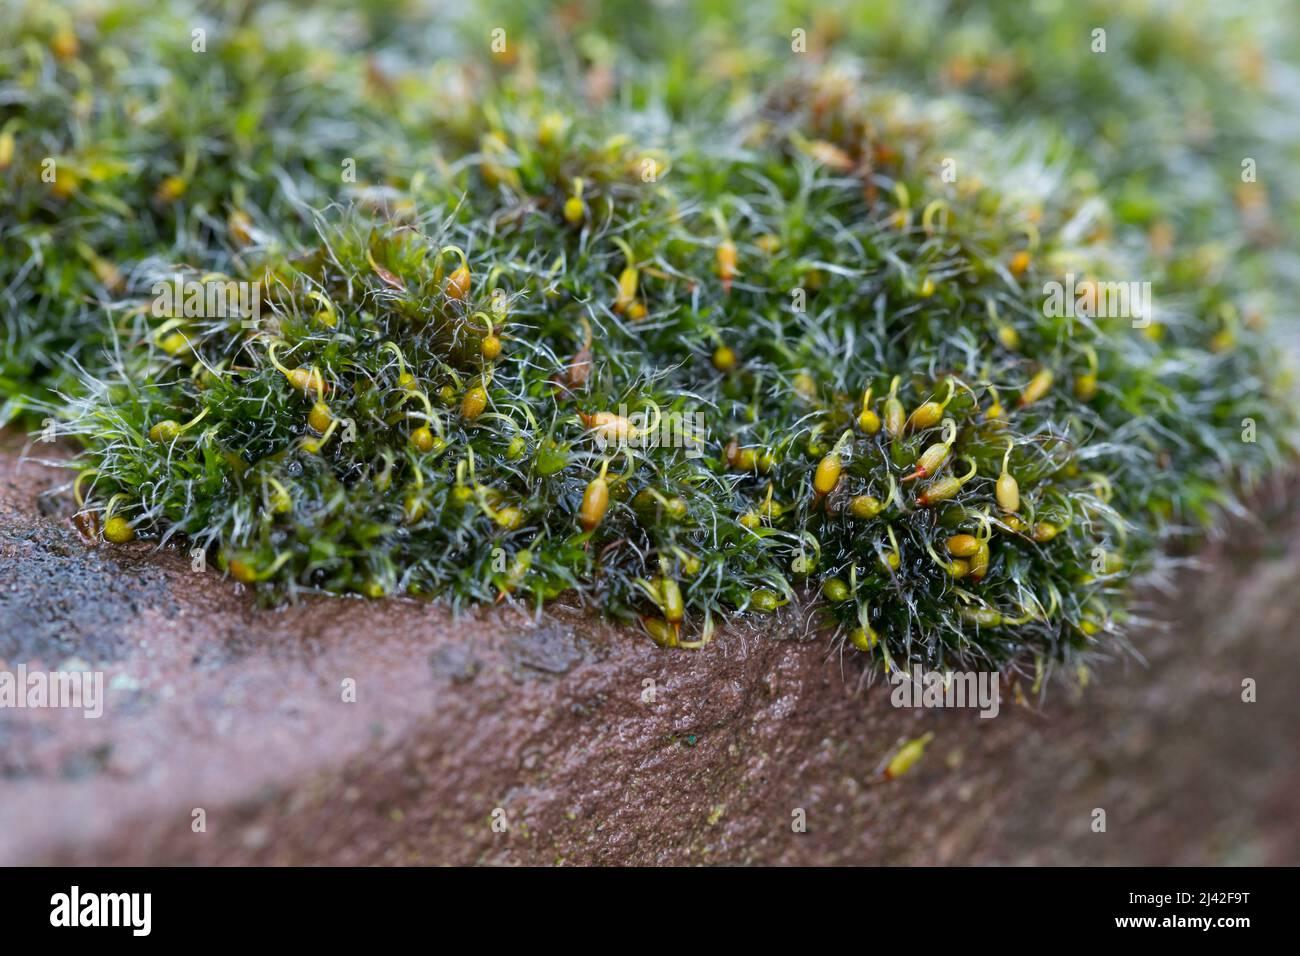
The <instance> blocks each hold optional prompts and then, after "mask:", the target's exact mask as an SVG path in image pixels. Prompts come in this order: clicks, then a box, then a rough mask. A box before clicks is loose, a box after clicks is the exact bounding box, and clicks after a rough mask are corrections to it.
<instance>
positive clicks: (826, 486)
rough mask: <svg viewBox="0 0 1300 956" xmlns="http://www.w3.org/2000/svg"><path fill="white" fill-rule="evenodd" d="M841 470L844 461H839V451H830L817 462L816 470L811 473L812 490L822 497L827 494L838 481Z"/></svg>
mask: <svg viewBox="0 0 1300 956" xmlns="http://www.w3.org/2000/svg"><path fill="white" fill-rule="evenodd" d="M843 470H844V463H843V462H841V461H840V456H839V453H838V452H834V451H832V452H831V453H830V454H829V455H827V456H826V457H825V458H823V459H822V460H821V461H820V462H818V464H817V472H816V474H815V475H813V491H814V492H816V493H817V495H819V496H822V497H825V496H826V495H829V494H830V493H831V492H832V491H834V490H835V486H836V485H838V484H839V483H840V474H841V472H842V471H843Z"/></svg>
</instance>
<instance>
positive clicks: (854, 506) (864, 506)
mask: <svg viewBox="0 0 1300 956" xmlns="http://www.w3.org/2000/svg"><path fill="white" fill-rule="evenodd" d="M884 507H885V506H884V505H883V504H881V502H880V499H879V498H877V497H875V496H874V495H855V496H854V497H852V498H851V499H849V513H850V514H851V515H853V517H855V518H859V519H861V520H863V521H868V520H870V519H871V518H874V517H875V516H876V515H878V514H880V512H881V511H883V510H884Z"/></svg>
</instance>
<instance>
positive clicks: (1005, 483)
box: [994, 441, 1020, 514]
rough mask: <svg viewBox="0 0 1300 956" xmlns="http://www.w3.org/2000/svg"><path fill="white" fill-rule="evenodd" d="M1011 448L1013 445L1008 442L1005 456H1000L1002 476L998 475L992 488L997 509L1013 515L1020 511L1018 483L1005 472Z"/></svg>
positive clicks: (1009, 473)
mask: <svg viewBox="0 0 1300 956" xmlns="http://www.w3.org/2000/svg"><path fill="white" fill-rule="evenodd" d="M1012 447H1013V443H1012V442H1010V441H1008V442H1007V451H1006V454H1005V455H1003V456H1002V474H1000V475H998V481H997V484H996V485H995V486H994V495H995V497H996V498H997V501H998V507H999V508H1001V509H1002V510H1003V511H1005V512H1006V513H1007V514H1014V513H1015V512H1017V511H1019V510H1020V483H1019V482H1018V481H1016V479H1015V476H1014V475H1012V474H1011V472H1009V471H1007V463H1008V461H1009V460H1010V458H1011V449H1012Z"/></svg>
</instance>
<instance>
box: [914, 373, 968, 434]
mask: <svg viewBox="0 0 1300 956" xmlns="http://www.w3.org/2000/svg"><path fill="white" fill-rule="evenodd" d="M955 390H956V384H955V383H954V382H953V380H952V379H951V378H950V379H948V397H947V398H945V399H944V400H943V401H942V402H935V401H929V402H922V403H921V404H920V405H918V406H916V408H915V409H913V410H912V414H911V415H909V416H908V418H907V427H908V428H910V429H911V430H912V431H917V432H919V431H924V430H925V429H927V428H933V427H934V426H935V425H937V424H939V422H940V420H942V419H943V412H944V409H946V408H947V407H948V403H949V402H951V401H952V396H953V394H954V392H955Z"/></svg>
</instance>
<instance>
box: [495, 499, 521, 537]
mask: <svg viewBox="0 0 1300 956" xmlns="http://www.w3.org/2000/svg"><path fill="white" fill-rule="evenodd" d="M492 520H493V521H495V522H496V523H497V527H499V528H504V529H505V530H507V531H515V530H517V529H518V528H521V527H522V526H523V523H524V512H523V509H521V508H517V507H515V506H514V505H507V506H506V507H504V508H500V509H498V510H497V512H496V513H495V514H494V515H492Z"/></svg>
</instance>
